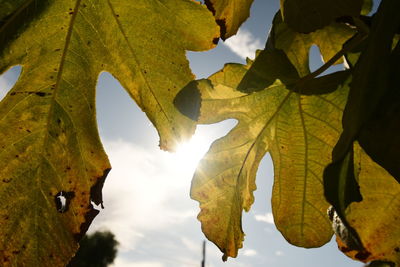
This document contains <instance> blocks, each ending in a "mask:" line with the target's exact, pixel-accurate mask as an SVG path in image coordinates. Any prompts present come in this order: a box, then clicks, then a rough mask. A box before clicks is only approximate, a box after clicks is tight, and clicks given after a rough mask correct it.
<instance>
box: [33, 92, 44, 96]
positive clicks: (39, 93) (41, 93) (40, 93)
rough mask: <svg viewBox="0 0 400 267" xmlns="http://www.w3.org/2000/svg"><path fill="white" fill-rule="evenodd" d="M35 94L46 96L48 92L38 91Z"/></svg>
mask: <svg viewBox="0 0 400 267" xmlns="http://www.w3.org/2000/svg"><path fill="white" fill-rule="evenodd" d="M35 95H37V96H40V97H42V96H45V95H46V93H43V92H36V93H35Z"/></svg>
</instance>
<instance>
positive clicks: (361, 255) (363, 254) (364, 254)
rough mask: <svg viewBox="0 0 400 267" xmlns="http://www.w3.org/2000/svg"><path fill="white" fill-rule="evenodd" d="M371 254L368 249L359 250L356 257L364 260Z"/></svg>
mask: <svg viewBox="0 0 400 267" xmlns="http://www.w3.org/2000/svg"><path fill="white" fill-rule="evenodd" d="M369 255H371V253H369V252H368V251H360V252H358V253H357V254H356V255H355V256H354V257H356V259H358V260H360V261H363V260H366V259H367V258H368V257H369Z"/></svg>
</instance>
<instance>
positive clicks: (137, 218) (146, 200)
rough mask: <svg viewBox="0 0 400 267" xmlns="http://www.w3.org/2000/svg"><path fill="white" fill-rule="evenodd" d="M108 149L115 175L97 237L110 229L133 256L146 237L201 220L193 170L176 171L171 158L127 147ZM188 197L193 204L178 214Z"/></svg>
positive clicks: (108, 146) (119, 145)
mask: <svg viewBox="0 0 400 267" xmlns="http://www.w3.org/2000/svg"><path fill="white" fill-rule="evenodd" d="M104 145H105V147H106V151H107V153H108V155H109V158H110V161H111V164H112V166H113V170H112V171H111V172H110V174H109V176H108V177H107V179H106V182H105V185H104V188H103V196H104V206H105V209H104V210H102V211H101V212H100V214H99V216H98V218H96V220H95V222H94V223H93V225H92V227H91V228H90V231H91V232H93V231H96V230H99V229H104V228H107V229H109V230H111V231H112V232H113V233H114V234H115V235H116V238H117V240H118V241H119V242H120V249H122V250H133V249H134V248H135V247H136V244H137V242H138V241H140V240H141V239H142V238H143V237H144V233H145V232H150V231H153V230H162V229H166V228H168V227H169V226H171V225H176V224H179V223H182V222H184V221H185V220H187V219H189V218H195V217H196V213H197V212H196V209H195V206H196V204H195V202H193V203H192V201H191V200H190V199H189V197H188V194H189V187H190V179H191V177H192V172H193V169H190V170H189V169H188V168H179V167H178V166H176V165H177V164H178V163H175V162H174V159H173V158H174V155H173V154H170V153H168V152H163V151H158V150H155V151H152V152H149V151H147V150H145V149H143V148H141V147H140V146H137V145H134V144H131V143H127V142H124V141H114V142H107V141H106V142H105V143H104ZM182 195H184V196H183V197H182V198H184V199H187V200H185V201H184V202H183V203H180V207H178V208H177V207H176V206H174V205H173V202H174V201H175V202H176V198H177V197H179V196H182ZM193 204H194V205H195V206H194V207H193Z"/></svg>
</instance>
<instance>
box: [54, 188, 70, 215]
mask: <svg viewBox="0 0 400 267" xmlns="http://www.w3.org/2000/svg"><path fill="white" fill-rule="evenodd" d="M74 196H75V193H74V192H65V191H60V192H59V193H57V194H56V196H55V197H54V201H55V203H56V208H57V211H58V212H60V213H64V212H66V211H68V208H69V204H70V203H71V199H72V198H74Z"/></svg>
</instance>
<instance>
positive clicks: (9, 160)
mask: <svg viewBox="0 0 400 267" xmlns="http://www.w3.org/2000/svg"><path fill="white" fill-rule="evenodd" d="M2 3H3V2H2ZM26 3H28V4H27V5H26V6H24V8H23V10H20V11H19V12H18V13H17V14H16V15H15V16H8V17H7V21H5V23H4V24H3V25H2V26H0V73H1V72H4V71H5V70H7V69H8V68H10V67H12V66H13V65H17V64H20V65H22V73H21V76H20V78H19V79H18V81H17V83H16V85H15V86H14V87H13V88H12V89H11V91H10V92H9V93H8V94H7V96H6V97H5V99H3V101H2V102H1V103H0V148H1V150H0V201H1V203H2V209H1V211H0V236H1V237H2V239H1V241H0V265H1V266H62V265H64V264H65V263H66V262H68V260H69V259H70V257H71V256H72V255H73V254H74V252H75V251H76V249H77V241H78V240H79V239H80V237H81V236H82V235H83V234H84V233H85V232H86V230H87V227H88V226H89V224H90V222H91V221H92V220H93V218H94V217H95V216H96V214H97V213H98V211H97V210H95V209H94V208H93V205H92V204H91V202H94V203H95V204H101V203H102V198H101V189H102V186H103V183H104V179H105V177H106V175H107V173H108V171H109V170H110V164H109V162H108V159H107V156H106V154H105V152H104V150H103V148H102V145H101V143H100V140H99V136H98V132H97V125H96V118H95V87H96V82H97V77H98V75H99V73H100V72H101V71H109V72H110V73H112V74H113V75H114V76H115V77H116V78H117V79H118V80H119V81H120V82H121V84H122V85H123V86H124V87H125V88H126V90H127V91H128V92H129V94H130V95H131V96H132V98H134V100H135V101H136V102H137V104H138V105H139V106H140V107H141V108H142V110H143V111H145V112H146V114H147V115H148V117H149V118H150V120H151V121H152V122H153V124H154V125H155V126H156V128H157V129H158V132H159V135H160V139H161V140H160V146H161V148H163V149H172V148H173V147H174V145H175V144H176V143H178V142H180V141H181V140H183V139H185V138H187V137H188V136H190V135H191V134H192V132H193V130H194V123H193V122H192V121H191V120H190V119H188V118H187V117H185V116H183V115H181V114H180V113H179V112H178V111H176V109H175V108H174V106H173V103H172V100H173V97H174V96H175V94H176V93H177V92H178V91H179V90H180V89H181V88H182V87H183V86H184V85H185V84H187V83H188V82H189V81H190V80H191V79H192V78H193V75H192V74H191V72H190V69H189V64H188V61H187V60H186V57H185V50H205V49H209V48H211V47H213V46H214V44H213V39H214V38H217V37H218V27H217V25H216V24H215V21H214V18H213V17H212V15H211V14H210V12H209V11H208V10H207V9H206V8H205V7H203V6H201V5H200V4H198V3H196V2H194V1H190V0H171V1H149V0H138V1H135V3H131V2H129V1H122V0H121V1H120V0H108V1H91V0H64V1H55V0H50V1H30V2H29V1H27V2H26ZM63 201H65V205H62V204H63ZM16 233H17V234H16Z"/></svg>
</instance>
